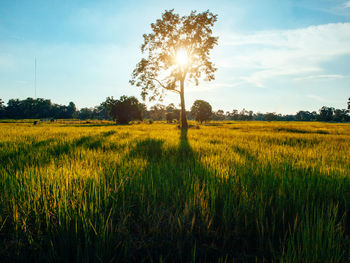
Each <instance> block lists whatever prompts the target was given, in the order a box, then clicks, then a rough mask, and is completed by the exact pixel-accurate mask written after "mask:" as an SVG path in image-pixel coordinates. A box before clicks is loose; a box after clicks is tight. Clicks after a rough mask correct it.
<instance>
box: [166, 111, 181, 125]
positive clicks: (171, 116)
mask: <svg viewBox="0 0 350 263" xmlns="http://www.w3.org/2000/svg"><path fill="white" fill-rule="evenodd" d="M165 118H166V121H167V122H168V123H172V122H173V121H174V120H177V121H180V110H178V109H175V110H174V111H172V112H167V113H166V114H165Z"/></svg>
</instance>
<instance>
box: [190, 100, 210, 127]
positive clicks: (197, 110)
mask: <svg viewBox="0 0 350 263" xmlns="http://www.w3.org/2000/svg"><path fill="white" fill-rule="evenodd" d="M191 114H192V116H193V117H194V118H195V120H196V121H199V122H200V123H202V122H203V121H208V120H210V117H211V115H212V108H211V105H210V104H209V102H206V101H204V100H196V101H195V102H194V103H193V105H192V107H191Z"/></svg>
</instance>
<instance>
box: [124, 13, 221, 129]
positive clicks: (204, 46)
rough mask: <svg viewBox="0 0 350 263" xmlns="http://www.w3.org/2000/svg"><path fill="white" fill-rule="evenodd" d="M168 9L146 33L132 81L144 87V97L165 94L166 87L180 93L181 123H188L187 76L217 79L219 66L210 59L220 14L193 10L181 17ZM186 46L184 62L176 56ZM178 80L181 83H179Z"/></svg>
mask: <svg viewBox="0 0 350 263" xmlns="http://www.w3.org/2000/svg"><path fill="white" fill-rule="evenodd" d="M173 11H174V10H170V11H165V12H164V13H163V14H162V18H161V19H158V20H157V21H156V22H155V23H152V24H151V28H152V33H150V34H144V35H143V38H144V43H143V44H142V46H141V51H142V53H147V55H146V58H142V59H141V61H140V62H139V63H138V64H137V65H136V68H135V70H134V71H133V74H132V79H131V81H130V83H131V84H132V85H136V86H137V87H141V88H142V92H141V95H142V97H143V99H145V98H146V96H148V97H149V99H150V100H154V99H155V98H157V97H159V98H162V97H163V95H164V91H165V90H169V91H172V92H175V93H178V94H179V95H180V100H181V118H182V121H181V123H182V126H183V127H185V128H186V127H187V120H186V109H185V100H184V83H185V80H189V81H194V82H195V83H196V85H198V83H199V80H200V79H201V78H202V77H203V76H204V77H205V78H206V80H208V81H210V80H213V79H214V72H215V71H216V68H215V67H214V65H213V63H212V62H211V61H210V60H209V54H210V51H211V50H212V49H213V48H214V46H215V45H217V37H213V36H212V27H213V26H214V23H215V22H216V20H217V16H216V15H214V14H212V13H211V12H209V10H208V11H205V12H202V13H197V12H196V11H192V12H191V14H190V15H188V16H182V17H180V16H179V15H178V14H175V13H174V12H173ZM180 50H183V52H185V53H186V56H187V57H188V61H189V62H188V63H186V64H185V65H181V64H179V63H178V61H177V60H176V57H177V55H178V52H179V51H180ZM177 83H178V84H177Z"/></svg>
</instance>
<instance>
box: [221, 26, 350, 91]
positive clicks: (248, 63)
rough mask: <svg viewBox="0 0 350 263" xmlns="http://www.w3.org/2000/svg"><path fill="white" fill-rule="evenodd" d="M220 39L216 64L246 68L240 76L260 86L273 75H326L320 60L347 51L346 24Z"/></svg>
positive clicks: (349, 42) (349, 43)
mask: <svg viewBox="0 0 350 263" xmlns="http://www.w3.org/2000/svg"><path fill="white" fill-rule="evenodd" d="M222 39H223V41H222V43H221V45H222V49H223V50H222V51H224V52H223V53H222V54H223V55H222V56H221V58H220V57H218V58H217V61H218V63H217V64H218V65H219V66H221V67H224V68H230V70H232V69H234V70H236V71H238V70H242V69H245V70H248V71H250V72H249V73H248V74H247V75H245V76H242V79H244V80H245V81H246V82H248V83H253V84H254V85H256V86H257V87H263V86H264V83H263V82H264V80H267V79H271V78H274V77H277V76H294V77H296V78H300V79H301V78H303V77H304V76H305V75H310V73H311V74H312V75H314V74H315V73H318V75H319V76H322V75H323V76H327V75H328V76H330V74H325V73H323V71H324V69H323V68H322V63H323V62H325V61H331V60H333V59H335V58H336V57H338V56H342V55H346V54H350V23H335V24H325V25H318V26H310V27H306V28H301V29H294V30H271V31H260V32H254V33H251V34H234V35H232V34H227V35H224V36H223V37H222ZM322 73H323V74H322ZM335 75H336V74H335ZM333 77H334V75H333Z"/></svg>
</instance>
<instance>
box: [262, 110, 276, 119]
mask: <svg viewBox="0 0 350 263" xmlns="http://www.w3.org/2000/svg"><path fill="white" fill-rule="evenodd" d="M277 118H278V115H277V114H276V112H267V113H265V114H264V120H265V121H276V120H277Z"/></svg>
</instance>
